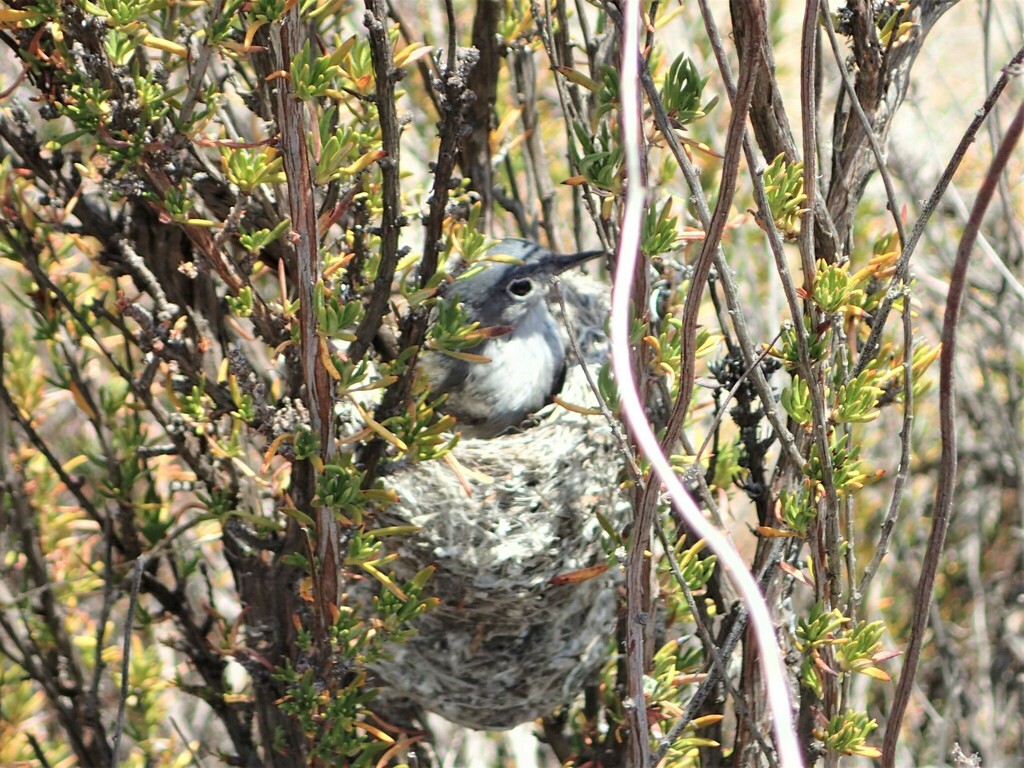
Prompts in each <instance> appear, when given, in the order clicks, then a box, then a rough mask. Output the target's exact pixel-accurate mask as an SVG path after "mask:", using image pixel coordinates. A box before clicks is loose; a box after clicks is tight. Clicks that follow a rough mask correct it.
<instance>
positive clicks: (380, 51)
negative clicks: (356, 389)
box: [348, 0, 405, 361]
mask: <svg viewBox="0 0 1024 768" xmlns="http://www.w3.org/2000/svg"><path fill="white" fill-rule="evenodd" d="M365 2H366V15H365V16H364V18H363V23H364V24H365V25H366V31H367V35H368V38H369V41H370V58H371V59H372V61H373V71H374V87H375V96H374V103H375V104H376V105H377V117H378V119H379V120H380V135H381V147H382V149H383V150H384V153H385V157H384V158H383V159H382V160H381V161H380V163H379V165H380V169H381V176H382V177H383V179H382V183H383V195H382V200H381V205H382V208H383V211H382V213H381V222H380V260H379V264H378V267H377V276H376V278H374V281H373V293H372V294H371V296H370V300H369V301H368V302H367V304H366V313H365V314H364V315H363V319H362V320H361V321H360V323H359V327H358V328H357V329H356V332H355V335H356V340H355V341H353V342H352V346H351V347H349V350H348V355H349V358H350V359H351V360H353V361H359V360H361V359H362V358H363V356H364V355H365V354H366V352H367V350H369V348H370V345H371V344H372V342H373V338H374V336H375V335H376V334H377V331H378V329H379V328H380V324H381V321H382V320H383V318H384V313H385V312H386V311H387V308H388V302H389V301H390V300H391V284H392V283H393V282H394V279H395V268H396V267H397V265H398V256H399V253H398V236H399V234H400V232H401V229H402V227H403V226H404V225H405V217H404V216H403V215H402V201H401V197H400V190H401V187H400V183H399V170H400V162H401V154H400V143H399V139H400V138H401V133H402V129H401V126H400V124H399V121H398V112H397V110H396V108H395V83H396V82H398V80H400V79H401V72H400V71H399V70H396V69H395V62H394V58H393V56H392V51H391V39H390V38H389V37H388V14H387V8H385V6H384V0H365Z"/></svg>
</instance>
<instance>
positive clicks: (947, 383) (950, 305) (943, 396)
mask: <svg viewBox="0 0 1024 768" xmlns="http://www.w3.org/2000/svg"><path fill="white" fill-rule="evenodd" d="M1022 133H1024V102H1022V103H1021V104H1020V105H1019V106H1018V108H1017V113H1016V115H1015V116H1014V118H1013V121H1012V122H1011V123H1010V125H1009V127H1008V128H1007V130H1006V134H1005V136H1004V137H1003V141H1002V143H1001V144H1000V145H999V148H998V149H997V150H996V153H995V156H994V157H993V158H992V162H991V164H990V165H989V168H988V172H987V173H986V174H985V179H984V181H983V182H982V184H981V187H980V188H979V189H978V195H977V198H976V199H975V201H974V206H973V207H972V209H971V215H970V218H969V219H968V221H967V225H966V226H965V227H964V233H963V236H962V237H961V239H960V246H959V248H957V254H956V260H955V261H954V262H953V272H952V274H951V275H950V280H949V298H948V299H947V301H946V312H945V315H944V317H943V321H942V355H941V362H940V368H939V422H940V427H941V433H942V466H941V469H940V471H939V485H938V488H937V489H936V492H935V508H934V512H933V515H932V529H931V534H930V536H929V538H928V547H927V550H926V552H925V559H924V568H923V570H922V573H921V578H920V580H919V581H918V583H917V589H916V590H915V592H914V616H913V619H912V621H911V629H910V642H909V643H908V645H907V653H906V656H905V657H904V662H903V670H902V672H901V673H900V681H899V683H898V684H897V686H896V695H895V697H894V699H893V703H892V708H891V709H890V711H889V719H888V722H887V724H886V729H885V740H884V742H883V746H882V765H883V766H885V768H892V766H893V765H894V764H895V759H896V745H897V741H898V739H899V734H900V726H901V724H902V722H903V716H904V714H905V713H906V709H907V704H908V703H909V702H910V694H911V692H912V690H913V686H914V677H915V676H916V674H917V666H918V663H919V662H920V658H921V648H922V646H923V645H924V634H925V630H926V628H927V623H928V612H929V609H930V608H931V605H932V597H933V590H934V587H935V577H936V575H937V573H938V568H939V561H940V559H941V558H942V550H943V547H944V545H945V541H946V530H947V529H948V527H949V518H950V514H951V513H952V510H953V500H954V498H953V497H954V491H955V486H956V468H957V455H956V442H957V435H956V369H955V364H956V345H957V325H958V324H959V319H960V307H961V305H962V304H963V299H964V293H965V292H966V290H967V268H968V266H969V265H970V258H971V252H972V251H973V250H974V243H975V241H976V240H977V238H978V233H979V231H980V230H981V225H982V222H983V220H984V218H985V212H986V211H987V210H988V207H989V204H990V203H991V202H992V198H993V197H994V195H995V193H996V190H997V187H998V184H999V177H1000V175H1001V174H1002V173H1004V172H1005V170H1006V167H1007V165H1008V164H1009V162H1010V158H1011V157H1012V154H1013V150H1014V148H1015V147H1016V145H1017V142H1018V141H1019V140H1020V137H1021V134H1022Z"/></svg>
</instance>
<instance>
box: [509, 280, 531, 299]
mask: <svg viewBox="0 0 1024 768" xmlns="http://www.w3.org/2000/svg"><path fill="white" fill-rule="evenodd" d="M506 290H507V291H508V292H509V294H510V295H511V296H515V297H518V298H520V299H522V298H525V297H527V296H529V295H530V294H531V293H532V292H533V281H532V280H530V279H529V278H528V277H520V278H518V279H516V280H513V281H512V282H511V283H509V284H508V288H507V289H506Z"/></svg>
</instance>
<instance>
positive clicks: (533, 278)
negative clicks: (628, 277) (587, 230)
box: [422, 238, 606, 439]
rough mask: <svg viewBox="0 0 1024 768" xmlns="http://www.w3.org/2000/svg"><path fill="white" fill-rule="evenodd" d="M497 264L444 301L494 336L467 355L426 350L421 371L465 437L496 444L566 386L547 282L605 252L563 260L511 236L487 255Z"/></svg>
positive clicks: (458, 284) (454, 287) (455, 286)
mask: <svg viewBox="0 0 1024 768" xmlns="http://www.w3.org/2000/svg"><path fill="white" fill-rule="evenodd" d="M488 253H489V255H490V256H491V257H499V258H500V260H494V261H489V262H487V263H486V264H485V265H484V266H483V268H482V269H480V270H479V271H477V270H471V271H468V272H467V273H466V275H465V277H462V278H457V279H456V280H454V281H453V282H452V283H451V284H450V285H449V287H448V290H447V291H446V293H445V295H444V297H443V298H442V299H441V301H444V302H449V303H461V304H462V311H463V314H464V316H465V317H466V319H467V320H468V321H469V322H471V323H479V326H480V328H483V329H490V330H491V335H490V337H488V338H485V339H484V340H482V341H481V342H480V343H479V344H478V345H476V346H475V347H472V348H470V349H467V350H463V351H464V352H468V353H470V354H471V355H474V356H478V357H479V358H481V360H483V359H486V362H483V361H481V362H472V361H470V360H467V359H465V357H464V356H458V357H457V356H453V355H449V354H445V353H444V352H442V351H436V350H435V351H429V352H427V353H426V354H425V355H424V357H423V363H422V365H423V369H424V370H425V372H426V374H427V377H428V378H429V381H430V392H431V395H432V396H434V397H438V396H440V395H447V399H446V400H445V401H444V403H443V405H442V406H441V410H442V411H443V412H445V413H447V414H449V415H451V416H454V417H455V419H456V421H457V430H458V431H460V432H461V433H462V436H463V437H464V438H466V437H469V438H476V439H491V438H495V437H499V436H501V435H503V434H506V433H507V432H509V431H511V430H513V429H515V428H516V427H518V426H519V425H520V424H522V423H523V421H524V420H525V419H526V418H527V417H528V416H530V415H531V414H533V413H535V412H536V411H538V410H540V409H541V408H543V407H544V406H545V405H546V404H548V403H549V402H551V399H552V397H553V396H554V395H556V394H558V392H559V391H560V390H561V388H562V384H563V383H564V382H565V372H566V349H565V346H566V345H565V341H564V337H563V335H562V333H561V331H560V329H559V326H558V324H557V323H556V322H555V319H554V318H553V317H552V316H551V312H550V311H549V310H548V297H549V294H550V280H551V278H552V277H554V276H555V275H559V274H561V273H562V272H565V271H566V270H568V269H572V268H573V267H575V266H578V265H580V264H583V263H584V262H586V261H590V260H591V259H595V258H597V257H598V256H603V255H606V251H601V250H597V251H581V252H578V253H570V254H559V253H555V252H553V251H551V250H549V249H548V248H545V247H544V246H542V245H539V244H537V243H535V242H532V241H530V240H523V239H520V238H506V239H504V240H501V241H499V242H498V243H497V244H496V245H494V246H493V247H492V248H491V249H490V251H489V252H488Z"/></svg>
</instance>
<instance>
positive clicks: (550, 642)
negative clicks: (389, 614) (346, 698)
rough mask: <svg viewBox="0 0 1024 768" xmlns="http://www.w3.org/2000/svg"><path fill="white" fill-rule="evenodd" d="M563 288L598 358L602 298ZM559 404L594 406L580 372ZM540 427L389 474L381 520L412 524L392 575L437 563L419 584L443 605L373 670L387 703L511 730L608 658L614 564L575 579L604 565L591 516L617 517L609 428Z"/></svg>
mask: <svg viewBox="0 0 1024 768" xmlns="http://www.w3.org/2000/svg"><path fill="white" fill-rule="evenodd" d="M564 293H565V295H566V303H567V306H568V308H569V314H570V316H571V317H572V319H573V325H574V327H576V328H579V329H581V332H580V334H579V335H580V337H581V338H582V340H583V346H584V349H585V354H586V355H587V356H588V357H589V358H591V359H592V360H600V358H601V357H603V355H604V348H603V344H602V340H603V335H602V334H601V333H600V332H599V331H600V328H601V322H602V320H603V312H602V310H603V306H604V303H603V301H602V300H601V294H597V293H595V292H594V290H593V289H591V290H590V291H586V290H582V289H580V288H573V289H569V290H565V291H564ZM570 359H573V358H572V357H570ZM592 368H595V369H596V366H592ZM561 397H562V399H564V400H566V401H568V402H572V403H575V404H578V405H581V406H585V407H591V408H593V407H596V405H597V401H596V398H595V396H594V394H593V393H592V392H591V390H590V388H589V386H588V384H587V382H586V379H585V377H584V375H583V371H582V369H581V368H580V367H579V366H578V365H574V366H573V367H572V368H571V370H570V372H569V375H568V377H567V381H566V386H565V387H564V388H563V391H562V395H561ZM535 420H536V421H537V424H536V426H533V427H531V428H529V429H526V430H524V431H522V432H519V433H515V434H508V435H504V436H501V437H498V438H494V439H491V440H464V441H462V442H460V444H459V445H458V446H457V448H456V449H455V451H454V456H455V458H456V459H457V464H458V466H454V467H453V466H452V465H451V464H450V463H445V462H441V461H432V462H426V463H424V464H420V465H413V466H409V467H408V468H406V469H405V470H403V471H402V472H399V473H397V474H396V475H394V476H393V477H392V478H390V482H391V485H392V487H393V488H394V489H395V491H396V492H397V493H398V496H399V499H400V500H399V502H398V503H397V504H394V505H392V506H391V507H389V508H388V509H387V510H386V511H384V512H382V513H381V515H380V518H381V520H382V522H384V523H385V524H402V525H415V526H418V527H419V528H420V531H419V533H417V534H415V535H412V536H407V537H400V540H399V541H398V542H397V544H395V545H394V547H395V551H397V553H398V554H399V555H400V558H399V561H398V562H399V564H400V565H399V569H400V570H399V573H398V575H399V576H400V577H401V576H407V577H408V576H411V575H412V574H413V573H415V572H416V571H418V570H419V569H420V568H422V567H424V566H427V565H432V566H434V567H435V568H436V571H435V574H434V577H433V579H432V580H431V582H430V584H429V587H428V589H429V590H430V592H431V593H432V594H434V595H436V596H438V597H439V598H440V599H441V604H440V605H439V606H438V607H436V608H435V609H433V610H431V611H428V612H427V613H426V614H424V615H423V616H421V617H420V618H419V619H417V621H416V628H417V630H418V632H417V634H416V635H414V636H413V637H412V638H411V639H410V640H408V641H407V642H405V643H403V644H396V645H395V646H394V647H393V648H392V649H391V658H390V659H389V660H387V661H385V662H381V663H380V664H378V665H376V670H377V672H378V674H379V675H380V676H381V677H382V678H383V680H384V681H385V683H386V689H385V690H386V692H387V695H388V696H398V697H400V698H405V699H409V700H411V701H412V702H414V703H415V704H417V705H419V706H421V707H423V708H424V709H426V710H428V711H431V712H435V713H437V714H439V715H441V716H442V717H444V718H446V719H448V720H451V721H452V722H455V723H459V724H461V725H465V726H468V727H471V728H478V729H488V730H499V729H506V728H511V727H514V726H515V725H517V724H519V723H522V722H525V721H529V720H532V719H535V718H537V717H539V716H542V715H545V714H547V713H550V712H551V711H553V710H554V709H556V708H558V707H560V706H564V705H565V704H567V703H569V702H570V701H571V700H572V699H573V698H574V697H575V696H576V695H577V694H578V693H579V692H580V691H581V690H582V688H583V686H584V684H585V683H586V682H587V681H588V680H589V679H591V678H592V677H593V675H594V673H595V671H596V670H597V669H598V668H599V667H600V666H601V664H602V662H603V661H604V660H605V659H606V658H607V653H608V641H609V638H610V637H611V635H612V632H613V629H614V625H615V612H616V596H615V587H614V580H615V574H616V571H615V569H614V568H613V569H610V570H607V571H604V572H601V573H599V574H598V575H597V576H592V577H590V578H578V577H580V576H582V573H581V572H583V571H584V569H588V568H592V567H594V566H599V567H600V566H601V565H603V564H605V563H606V562H607V560H608V553H607V552H606V547H607V542H604V543H603V536H602V532H601V527H600V524H599V522H598V513H600V514H602V515H604V516H605V517H606V518H607V519H609V520H611V521H612V522H613V523H616V524H617V522H616V521H618V520H620V519H621V515H622V505H621V502H620V500H619V498H618V493H617V485H618V483H617V478H618V472H619V458H618V454H617V448H616V444H615V441H614V439H613V435H612V431H611V428H610V427H609V425H608V423H607V421H606V420H605V419H604V418H603V417H602V416H600V415H587V414H582V413H576V412H573V411H570V410H567V409H565V408H563V407H561V406H557V405H552V406H549V407H548V408H546V409H544V410H543V411H541V412H540V413H539V414H537V416H536V417H535ZM460 475H461V477H460ZM467 487H468V490H469V493H467ZM567 576H569V577H570V578H568V579H567V578H566V577H567Z"/></svg>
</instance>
